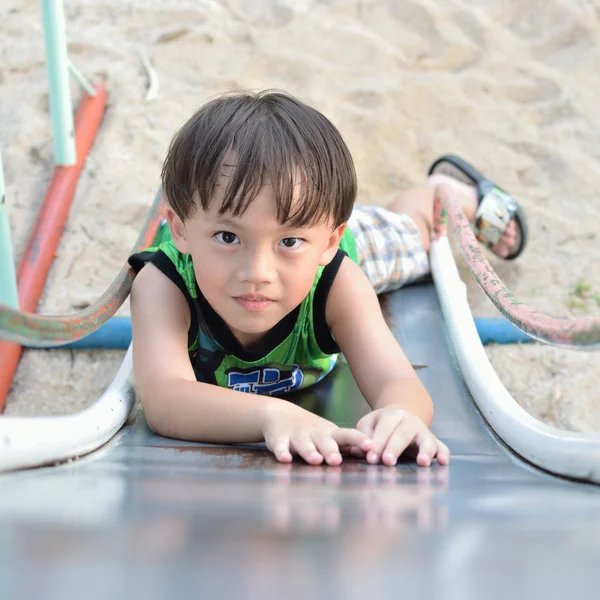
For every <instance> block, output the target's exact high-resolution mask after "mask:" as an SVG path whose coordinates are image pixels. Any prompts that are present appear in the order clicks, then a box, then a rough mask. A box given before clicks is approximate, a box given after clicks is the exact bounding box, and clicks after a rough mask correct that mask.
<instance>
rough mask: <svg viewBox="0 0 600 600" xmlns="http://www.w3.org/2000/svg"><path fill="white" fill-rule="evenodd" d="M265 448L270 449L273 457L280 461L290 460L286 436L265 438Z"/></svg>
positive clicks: (287, 461) (288, 442)
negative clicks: (271, 438) (273, 438)
mask: <svg viewBox="0 0 600 600" xmlns="http://www.w3.org/2000/svg"><path fill="white" fill-rule="evenodd" d="M265 441H266V444H267V448H269V450H271V452H272V453H273V455H274V456H275V459H276V460H278V461H279V462H282V463H289V462H292V453H291V452H290V438H289V437H287V436H282V437H278V438H277V439H275V440H273V441H271V440H268V441H267V440H265Z"/></svg>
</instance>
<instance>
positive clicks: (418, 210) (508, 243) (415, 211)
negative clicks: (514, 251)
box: [386, 174, 517, 257]
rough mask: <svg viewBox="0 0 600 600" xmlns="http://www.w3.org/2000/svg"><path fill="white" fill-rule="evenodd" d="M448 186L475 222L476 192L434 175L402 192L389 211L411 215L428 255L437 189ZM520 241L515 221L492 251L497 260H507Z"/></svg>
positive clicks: (466, 213) (443, 176)
mask: <svg viewBox="0 0 600 600" xmlns="http://www.w3.org/2000/svg"><path fill="white" fill-rule="evenodd" d="M440 184H444V185H447V186H448V187H449V188H450V189H451V190H453V193H455V194H456V195H455V199H456V201H457V202H458V203H459V204H460V206H461V208H462V209H463V211H464V213H465V215H466V216H467V218H468V219H469V221H472V220H473V218H474V216H475V211H476V209H477V190H476V188H474V187H473V186H470V185H467V184H465V183H462V182H460V181H457V180H456V179H454V178H452V177H449V176H448V175H442V174H434V175H430V176H429V177H428V178H427V181H426V183H425V186H424V187H422V188H412V189H409V190H405V191H403V192H401V193H400V194H399V195H398V196H396V198H394V200H393V201H392V202H391V204H390V205H389V206H387V207H386V208H388V209H389V210H393V211H394V212H397V213H401V214H405V215H408V216H409V217H411V218H412V220H413V221H414V222H415V225H416V226H417V228H418V229H419V232H420V233H421V238H422V242H423V246H424V248H425V250H426V251H427V252H429V247H430V237H431V230H432V228H433V194H434V189H435V187H436V186H437V185H440ZM516 238H517V229H516V225H515V223H514V221H511V222H510V223H509V225H508V228H507V230H506V231H505V233H504V235H503V236H502V239H501V240H500V241H499V242H498V243H497V244H496V245H495V246H494V247H493V248H492V250H493V251H494V252H495V253H496V254H498V256H502V257H506V256H508V254H509V252H510V249H511V248H512V246H513V245H514V243H515V241H516Z"/></svg>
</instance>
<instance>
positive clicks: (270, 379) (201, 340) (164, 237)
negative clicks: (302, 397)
mask: <svg viewBox="0 0 600 600" xmlns="http://www.w3.org/2000/svg"><path fill="white" fill-rule="evenodd" d="M154 244H155V245H154V246H152V247H151V248H148V249H146V250H144V251H143V252H140V253H138V254H134V255H132V256H130V257H129V264H130V265H131V266H132V267H133V268H134V270H135V271H136V272H139V270H140V269H141V268H142V267H143V266H144V265H145V264H146V263H148V262H151V263H152V264H153V265H154V266H155V267H157V268H158V269H159V270H160V271H161V272H162V273H163V274H164V275H166V276H167V277H168V278H169V279H170V280H171V281H172V282H173V283H174V284H175V285H176V286H177V287H178V288H179V289H180V290H181V292H182V293H183V295H184V296H185V298H186V300H187V302H188V305H189V308H190V314H191V325H190V330H189V333H188V353H189V357H190V361H191V363H192V366H193V368H194V373H195V374H196V379H197V380H198V381H202V382H205V383H212V384H214V385H219V386H222V387H227V388H230V389H233V390H237V391H240V392H250V393H254V394H267V395H279V394H283V393H287V392H291V391H293V390H298V389H301V388H305V387H308V386H310V385H312V384H314V383H316V382H317V381H320V380H321V379H322V378H323V377H325V376H326V375H327V374H328V373H329V372H330V371H331V370H332V369H333V367H334V366H335V364H336V361H337V353H338V352H339V348H338V346H337V344H336V343H335V340H334V339H333V338H332V336H331V333H330V332H329V328H328V327H327V322H326V320H325V306H326V303H327V296H328V294H329V290H330V289H331V285H332V283H333V281H334V279H335V276H336V274H337V272H338V270H339V267H340V265H341V263H342V260H343V259H344V256H348V257H349V258H351V259H352V260H354V261H355V262H358V259H357V252H356V243H355V240H354V236H353V234H352V232H351V231H350V229H349V228H346V231H345V232H344V235H343V236H342V239H341V240H340V247H339V250H338V252H337V254H336V255H335V257H334V259H333V260H332V261H331V262H330V263H329V264H328V265H327V266H325V267H319V269H318V271H317V274H316V276H315V280H314V282H313V285H312V288H311V290H310V292H309V294H308V296H307V297H306V298H305V299H304V300H303V301H302V303H301V304H300V306H298V307H297V308H296V309H295V310H293V311H292V312H291V313H289V314H288V315H286V316H285V317H284V318H283V319H282V320H281V321H279V323H277V325H275V327H274V328H273V329H271V330H270V331H269V332H268V333H267V334H266V335H265V337H264V338H263V340H261V342H260V343H259V344H258V346H256V347H254V348H252V349H247V348H244V346H242V344H241V343H240V342H239V341H238V340H237V338H236V337H235V336H234V335H233V333H232V332H231V330H230V329H229V327H228V326H227V324H226V323H225V322H224V321H223V319H221V317H220V316H219V315H218V314H217V313H216V312H215V311H214V309H213V308H212V307H211V306H210V304H209V303H208V302H207V300H206V299H205V298H204V296H203V295H202V291H201V290H200V289H199V287H198V284H197V282H196V277H195V275H194V268H193V264H192V258H191V256H190V255H187V254H181V253H180V252H179V251H178V250H177V248H176V247H175V244H174V243H173V241H172V240H171V237H170V233H169V229H168V227H167V225H166V223H165V224H163V225H162V226H161V228H160V230H159V233H158V235H157V238H156V240H155V242H154Z"/></svg>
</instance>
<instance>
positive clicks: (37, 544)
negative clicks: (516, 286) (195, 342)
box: [0, 285, 600, 600]
mask: <svg viewBox="0 0 600 600" xmlns="http://www.w3.org/2000/svg"><path fill="white" fill-rule="evenodd" d="M383 302H384V309H385V314H386V318H387V319H388V322H389V323H390V325H391V327H392V330H393V332H394V334H395V336H396V337H397V339H398V340H399V341H400V343H401V344H402V346H403V347H404V348H405V350H406V352H407V354H408V356H409V358H410V360H411V362H412V363H413V364H414V365H415V366H417V367H418V368H419V370H418V373H419V376H420V377H421V378H422V380H423V382H424V383H425V385H426V386H427V388H428V390H429V392H430V393H431V395H432V397H433V398H434V402H435V405H436V417H435V421H434V427H433V429H434V431H435V433H436V434H437V435H438V436H439V437H440V438H441V439H443V440H444V441H445V442H446V443H447V444H448V445H449V446H450V448H451V450H452V453H453V454H452V460H451V464H450V466H449V467H439V466H437V465H435V466H433V467H431V468H418V467H416V466H415V465H414V464H413V463H409V462H406V463H401V464H399V465H398V466H397V467H396V468H389V467H383V466H369V465H367V464H365V463H364V462H361V461H358V460H355V459H352V458H348V459H346V460H345V461H344V464H343V465H342V466H341V467H339V468H336V467H310V466H307V465H305V464H302V463H301V462H296V463H294V464H293V465H280V464H278V463H276V461H275V460H274V459H273V458H272V457H271V456H270V454H269V453H268V452H267V451H265V450H264V449H263V448H262V447H261V445H245V446H235V447H234V446H213V445H208V444H193V443H189V442H181V441H176V440H171V439H166V438H162V437H159V436H156V435H153V434H152V433H151V431H150V430H149V429H148V427H147V425H146V424H145V421H144V418H143V414H142V413H141V412H140V411H139V409H136V410H134V412H133V414H132V416H131V418H130V420H129V422H128V424H127V425H126V427H125V428H124V429H123V430H122V431H121V432H120V433H119V434H118V435H117V436H116V437H115V438H114V439H113V440H112V441H111V442H109V443H108V444H107V445H106V446H104V447H103V448H101V449H100V450H99V451H96V452H95V453H93V454H91V455H88V456H87V457H84V458H83V459H80V460H78V461H75V462H72V463H67V464H63V465H60V466H57V467H52V468H44V469H35V470H29V471H20V472H15V473H6V474H3V475H0V555H1V559H0V598H2V599H6V600H8V599H12V598H19V599H21V598H43V599H44V600H53V599H57V600H59V599H60V600H67V599H70V598H85V599H95V598H99V599H100V598H102V599H103V600H106V599H108V598H110V599H116V598H136V599H137V598H145V599H146V598H147V599H154V598H181V597H184V596H187V595H189V596H190V597H194V598H213V597H215V598H227V599H228V598H262V599H264V598H278V599H279V598H281V599H286V600H288V599H289V600H292V599H295V598H302V599H308V598H321V597H327V598H338V597H340V598H341V597H343V598H345V599H354V598H357V599H359V598H360V599H361V600H364V598H367V597H369V598H370V597H374V598H384V597H385V598H387V597H393V598H401V597H417V598H420V599H428V598H441V599H454V598H456V599H461V600H470V599H473V600H475V599H477V600H479V599H483V598H485V599H495V598H511V599H514V598H538V597H543V598H546V599H547V598H564V597H568V598H577V599H583V598H598V579H597V575H596V571H597V568H598V565H600V552H599V548H600V543H599V542H598V540H599V539H600V488H599V487H597V486H594V485H590V484H584V483H576V482H572V481H567V480H564V479H560V478H557V477H554V476H551V475H549V474H547V473H545V472H543V471H540V470H538V469H537V468H535V467H532V466H530V465H529V464H527V463H525V462H523V461H522V460H521V459H519V458H517V457H516V455H514V454H513V453H512V452H511V451H510V450H508V449H507V448H506V446H504V444H503V443H502V442H500V441H499V440H498V438H497V437H496V436H495V434H494V433H493V432H492V431H491V430H490V428H489V427H488V425H487V423H486V422H485V421H484V419H483V418H482V416H481V414H480V413H479V411H478V409H477V408H476V407H475V405H474V403H473V401H472V399H471V397H470V395H469V392H468V391H467V389H466V387H465V384H464V382H463V379H462V376H461V375H460V372H459V371H458V370H457V367H456V365H455V363H454V360H453V357H452V355H451V352H450V350H449V347H448V343H447V338H446V333H445V331H446V330H445V326H444V322H443V319H442V315H441V312H440V306H439V303H438V299H437V296H436V293H435V291H434V288H433V286H432V285H422V286H414V287H409V288H406V289H404V290H401V291H399V292H396V293H394V294H391V295H389V296H387V297H386V298H385V299H384V300H383ZM294 399H295V400H297V401H299V402H300V403H301V404H302V405H303V406H306V407H307V408H309V409H310V410H313V411H316V412H319V413H320V414H322V415H323V416H325V417H327V418H329V419H331V420H333V421H335V422H337V423H339V424H341V425H354V424H355V423H356V421H357V420H358V418H360V416H362V415H363V414H364V413H365V412H366V411H367V410H368V407H367V405H366V403H365V401H364V399H363V398H362V396H361V395H360V393H359V391H358V390H357V388H356V386H355V384H354V381H353V379H352V376H351V374H350V372H349V369H348V367H347V366H346V365H344V364H342V365H339V366H338V367H337V368H336V369H335V371H334V373H333V374H332V375H331V376H330V377H329V378H327V379H326V380H324V381H323V382H321V384H319V385H318V386H315V388H314V389H313V390H312V391H307V392H305V393H300V394H298V395H297V396H295V397H294ZM209 594H210V596H209ZM213 594H215V595H214V596H213Z"/></svg>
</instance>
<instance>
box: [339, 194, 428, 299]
mask: <svg viewBox="0 0 600 600" xmlns="http://www.w3.org/2000/svg"><path fill="white" fill-rule="evenodd" d="M348 227H349V228H350V231H352V233H353V234H354V238H355V240H356V249H357V251H358V262H359V264H360V266H361V268H362V270H363V271H364V272H365V274H366V275H367V277H368V278H369V281H370V282H371V284H372V285H373V288H374V289H375V291H376V292H377V293H378V294H382V293H383V292H391V291H392V290H397V289H398V288H400V287H402V286H403V285H407V284H409V283H412V282H414V281H416V280H417V279H420V278H421V277H423V276H424V275H427V274H428V273H429V258H428V257H427V252H426V251H425V248H423V242H422V241H421V233H420V232H419V230H418V228H417V226H416V225H415V222H414V221H413V220H412V218H411V217H409V216H408V215H403V214H400V213H395V212H393V211H391V210H388V209H387V208H383V207H381V206H366V205H362V204H356V205H354V210H353V211H352V215H351V217H350V219H349V220H348Z"/></svg>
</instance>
